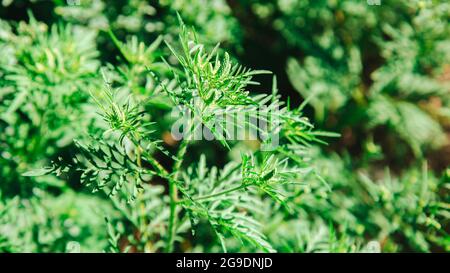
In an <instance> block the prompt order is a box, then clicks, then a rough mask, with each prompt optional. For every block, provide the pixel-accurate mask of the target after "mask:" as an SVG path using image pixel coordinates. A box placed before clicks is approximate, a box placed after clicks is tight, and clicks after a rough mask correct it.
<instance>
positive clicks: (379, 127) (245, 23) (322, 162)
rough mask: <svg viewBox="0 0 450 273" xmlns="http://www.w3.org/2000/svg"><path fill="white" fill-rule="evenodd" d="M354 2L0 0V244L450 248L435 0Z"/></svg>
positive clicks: (445, 8)
mask: <svg viewBox="0 0 450 273" xmlns="http://www.w3.org/2000/svg"><path fill="white" fill-rule="evenodd" d="M369 2H370V3H372V2H376V1H358V0H349V1H336V0H319V1H317V0H314V1H309V0H273V1H270V0H250V1H243V0H210V1H207V0H188V1H181V0H180V1H178V0H159V1H143V0H129V1H127V0H120V1H109V0H79V1H77V0H71V1H60V0H54V1H49V0H35V1H25V0H17V1H15V0H4V1H2V2H0V7H1V8H0V18H2V19H1V20H0V197H1V198H0V251H1V252H77V251H82V252H91V251H92V252H99V251H106V252H164V251H184V252H203V251H205V252H220V251H229V252H239V251H249V252H255V251H268V252H271V251H278V252H380V251H381V252H410V251H413V252H416V251H417V252H434V251H439V252H442V251H444V252H448V251H450V241H449V240H450V239H449V238H450V237H449V235H448V232H449V225H448V222H449V217H450V211H449V209H450V205H449V204H450V203H449V202H450V200H449V190H450V167H449V165H450V146H449V145H450V144H449V138H448V136H449V128H450V107H449V103H450V55H449V52H450V38H449V37H450V24H449V19H450V4H448V3H446V2H444V1H433V0H414V1H390V0H382V1H380V5H371V4H370V3H369ZM27 10H28V11H29V13H26V11H27ZM177 14H179V16H180V17H181V18H182V20H183V21H184V23H185V24H186V25H187V26H192V27H193V28H195V32H194V31H192V30H191V29H190V28H189V27H186V26H185V25H184V24H183V23H181V25H180V22H179V20H178V18H177ZM35 17H36V18H38V20H37V19H35ZM193 33H195V34H193ZM162 41H165V43H163V42H162ZM218 43H220V45H218ZM240 64H243V65H245V66H247V67H250V68H255V69H270V70H273V72H274V73H276V74H277V78H272V76H270V77H268V76H267V75H264V74H266V73H267V71H265V70H249V69H245V68H244V67H243V66H241V65H240ZM102 76H103V77H102ZM257 82H260V83H261V85H259V86H258V85H255V83H257ZM278 87H279V89H280V90H278ZM258 93H259V94H258ZM174 105H183V106H185V107H187V108H189V109H190V110H191V111H192V112H191V113H192V115H193V117H194V120H195V122H194V124H192V125H191V126H193V127H196V126H199V125H202V126H205V128H207V129H208V131H209V132H211V133H212V134H213V135H214V136H215V137H216V138H219V139H220V135H219V133H218V131H220V130H218V129H224V128H220V126H222V124H221V122H215V123H214V122H212V123H211V120H210V119H211V117H213V116H214V115H215V114H218V113H223V114H225V115H227V114H229V115H232V114H233V111H234V112H241V113H245V114H246V115H249V116H252V115H253V116H254V115H256V112H255V108H252V107H254V105H259V106H263V105H264V106H268V107H269V108H270V107H273V108H278V109H280V110H281V111H280V116H281V119H282V123H281V124H279V125H278V126H276V125H272V126H273V131H274V132H280V135H281V140H280V146H279V147H278V149H277V150H275V151H271V152H264V151H261V150H260V149H259V148H260V147H261V145H264V144H265V143H264V140H259V141H240V142H237V141H226V140H221V141H214V142H208V141H182V142H179V141H176V140H175V139H173V137H172V136H171V135H170V132H169V131H170V128H171V126H172V124H173V123H174V122H175V120H176V117H174V116H173V113H172V114H171V111H170V110H171V109H172V108H173V106H174ZM298 105H300V106H299V107H297V106H298ZM233 107H234V108H233ZM308 117H309V118H308ZM313 124H314V125H315V127H317V128H318V129H315V127H314V126H313ZM217 126H218V127H217ZM319 129H320V130H326V131H330V132H336V133H339V134H340V135H341V136H340V137H339V138H326V139H324V137H327V136H336V135H334V134H331V133H326V132H322V131H319ZM269 140H270V136H269V139H266V141H269ZM324 140H325V141H326V142H328V143H330V145H329V146H325V145H321V144H320V143H323V142H324ZM54 174H56V175H54ZM90 191H94V192H97V193H91V192H90ZM105 219H106V220H105ZM261 223H264V224H261Z"/></svg>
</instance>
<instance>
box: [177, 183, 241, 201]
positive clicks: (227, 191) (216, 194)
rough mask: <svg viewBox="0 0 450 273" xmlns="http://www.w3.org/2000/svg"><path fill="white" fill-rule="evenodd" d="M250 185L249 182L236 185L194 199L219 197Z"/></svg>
mask: <svg viewBox="0 0 450 273" xmlns="http://www.w3.org/2000/svg"><path fill="white" fill-rule="evenodd" d="M248 186H249V185H248V184H242V185H240V186H236V187H234V188H231V189H228V190H224V191H220V192H217V193H212V194H208V195H204V196H200V197H197V198H194V199H193V201H202V200H206V199H209V198H213V197H218V196H221V195H225V194H228V193H231V192H235V191H238V190H241V189H245V188H247V187H248ZM184 201H185V200H181V201H180V202H179V203H183V202H184Z"/></svg>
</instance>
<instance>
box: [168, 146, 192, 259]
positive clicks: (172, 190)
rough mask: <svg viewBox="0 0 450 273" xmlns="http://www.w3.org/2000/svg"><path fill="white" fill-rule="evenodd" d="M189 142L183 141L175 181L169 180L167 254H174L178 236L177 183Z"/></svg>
mask: <svg viewBox="0 0 450 273" xmlns="http://www.w3.org/2000/svg"><path fill="white" fill-rule="evenodd" d="M188 144H189V142H188V141H187V140H182V142H181V144H180V148H179V149H178V153H177V157H176V158H177V161H176V162H175V165H174V167H173V171H172V176H173V179H170V180H169V197H170V218H169V236H168V237H167V247H166V250H167V252H172V251H173V247H174V240H175V235H176V225H177V215H176V210H177V204H178V188H177V185H176V181H177V180H178V177H179V175H180V169H181V165H182V163H183V158H184V156H185V154H186V151H187V147H188Z"/></svg>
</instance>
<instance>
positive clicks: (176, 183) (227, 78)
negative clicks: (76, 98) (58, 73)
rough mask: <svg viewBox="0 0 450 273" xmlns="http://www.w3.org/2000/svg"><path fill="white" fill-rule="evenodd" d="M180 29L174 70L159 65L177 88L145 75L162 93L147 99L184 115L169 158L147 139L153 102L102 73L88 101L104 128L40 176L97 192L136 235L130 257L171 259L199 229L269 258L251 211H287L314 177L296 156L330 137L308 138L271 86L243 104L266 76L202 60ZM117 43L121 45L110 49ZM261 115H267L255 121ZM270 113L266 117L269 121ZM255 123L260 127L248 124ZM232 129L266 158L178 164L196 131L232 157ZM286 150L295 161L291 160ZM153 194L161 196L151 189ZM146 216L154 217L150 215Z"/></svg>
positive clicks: (296, 112) (207, 56)
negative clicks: (99, 88) (264, 206)
mask: <svg viewBox="0 0 450 273" xmlns="http://www.w3.org/2000/svg"><path fill="white" fill-rule="evenodd" d="M180 29H181V30H180V35H179V44H178V45H177V46H175V45H172V44H169V43H167V46H168V47H169V48H170V50H171V52H172V54H173V55H174V56H175V57H176V60H177V61H178V64H175V65H169V64H168V63H167V62H166V64H167V65H169V68H168V69H169V70H170V71H171V76H172V77H173V79H174V80H175V82H176V84H174V85H173V86H170V85H168V84H167V81H163V80H161V78H160V76H158V73H159V72H158V71H154V70H152V68H151V67H150V66H149V67H148V73H149V75H151V76H152V77H153V79H154V80H155V81H157V82H158V83H159V85H160V87H161V88H160V89H158V90H154V91H153V92H152V91H150V92H145V93H146V94H148V96H161V93H163V94H164V95H165V96H167V97H168V98H169V99H170V101H171V103H172V106H173V107H179V108H182V107H185V108H187V109H188V110H190V111H189V114H188V118H187V122H186V123H184V125H183V134H182V135H181V139H179V143H178V147H177V151H176V152H171V151H168V150H167V149H166V148H165V147H163V145H162V144H161V141H160V140H159V139H158V137H157V135H155V131H154V130H152V126H154V125H155V123H156V122H158V121H155V120H153V118H152V116H151V115H150V114H149V113H148V112H147V111H145V109H146V103H148V101H151V100H152V98H143V96H140V95H137V94H134V93H133V92H132V90H131V89H129V88H120V87H119V88H113V87H112V85H113V83H112V80H111V79H110V78H109V76H108V72H107V71H106V72H104V80H105V88H104V91H103V92H101V93H100V92H93V96H94V100H95V101H96V102H97V104H98V107H99V110H100V111H99V113H100V115H101V117H102V118H103V120H104V121H105V122H106V123H107V126H108V127H109V129H107V130H105V131H104V132H103V134H102V137H101V138H98V137H97V138H92V141H90V142H88V143H84V142H83V141H80V142H76V143H77V146H78V148H79V151H80V154H79V155H78V156H77V157H76V158H74V159H73V161H72V162H70V163H67V164H64V163H62V162H61V163H58V162H55V163H54V165H53V167H51V168H48V169H44V172H46V173H51V172H53V173H57V174H58V173H64V172H66V171H68V170H77V171H80V172H81V178H80V179H81V182H82V183H85V184H86V185H87V186H90V187H92V188H93V190H94V191H97V190H103V191H105V192H106V193H107V194H108V195H109V196H110V197H111V198H112V200H113V204H114V205H115V207H116V208H118V209H119V210H120V212H122V215H123V218H122V219H123V220H125V222H128V226H129V225H130V224H131V226H132V228H133V229H135V230H136V231H134V232H132V234H135V235H134V236H131V237H130V236H128V237H127V238H128V239H127V243H126V245H127V246H128V250H130V249H134V250H135V251H167V252H172V251H175V250H179V249H180V247H182V244H183V243H185V240H186V239H184V238H185V237H186V236H187V234H188V233H187V231H188V230H192V231H193V232H194V231H195V230H197V228H198V226H202V225H205V224H206V225H207V226H209V227H210V229H211V231H212V232H213V233H214V234H215V235H216V236H217V238H218V242H220V245H221V246H222V249H223V250H224V251H226V250H227V241H228V240H230V238H235V239H237V240H239V241H242V242H243V243H244V242H246V243H249V244H250V245H251V246H252V248H254V249H255V250H257V249H259V250H262V251H267V252H271V251H275V249H274V248H273V247H272V246H271V244H270V242H269V241H268V240H267V238H266V236H265V235H264V234H263V233H262V231H261V227H262V225H261V224H260V223H259V222H258V221H257V219H258V218H257V215H261V214H264V211H261V210H260V209H259V208H260V205H258V204H259V203H261V202H263V201H264V200H266V199H267V198H269V199H270V200H272V202H275V203H279V204H281V205H282V206H283V207H284V208H285V209H286V211H288V212H289V211H290V210H291V208H290V204H289V202H288V199H289V196H290V189H291V188H292V187H295V185H296V184H301V183H303V177H304V176H306V174H308V173H311V172H314V171H313V169H312V168H310V167H309V166H308V165H309V164H308V162H307V159H306V158H305V157H304V156H303V155H302V154H301V150H306V149H307V147H308V145H309V144H310V143H311V142H314V141H319V140H318V138H317V137H318V136H320V135H329V136H332V135H333V134H326V133H323V132H315V131H314V128H313V126H312V125H311V124H310V123H309V121H308V120H307V119H306V118H304V117H301V109H290V107H289V106H285V105H283V102H281V101H280V100H279V96H278V95H277V88H276V81H274V88H273V90H272V93H271V94H270V95H258V96H251V95H250V92H249V91H247V86H248V85H249V84H257V82H255V81H254V80H252V78H253V77H254V76H255V75H259V74H262V73H268V72H267V71H254V70H249V69H246V68H243V67H242V66H240V65H238V64H234V63H233V62H232V61H231V59H230V57H229V55H228V54H227V53H224V54H220V53H218V46H216V47H215V48H214V49H212V50H211V51H210V52H208V51H207V49H206V47H205V46H204V45H202V44H201V43H200V42H199V41H198V39H197V37H196V36H195V32H193V31H190V30H189V29H188V27H186V26H185V25H184V23H183V22H182V21H181V19H180ZM113 39H115V38H114V36H113ZM115 43H116V44H118V45H122V44H121V43H120V42H118V41H117V40H115ZM178 48H179V49H178ZM127 50H128V48H125V47H122V46H121V53H122V55H123V56H125V58H126V59H127V60H128V61H129V64H130V65H131V67H133V65H138V64H135V63H133V62H132V61H131V57H127V56H131V55H130V54H132V53H133V52H129V51H127ZM143 61H144V62H145V60H143ZM178 66H179V67H181V69H178ZM131 69H133V68H131ZM127 79H128V80H130V81H132V80H133V78H127ZM260 109H264V110H265V111H264V112H262V113H261V112H260ZM270 111H272V112H273V114H272V115H268V114H267V112H270ZM238 112H241V113H243V114H244V118H243V119H241V120H236V119H233V118H235V116H233V115H234V114H236V113H238ZM183 114H184V113H183ZM184 117H186V116H184ZM222 117H224V118H222ZM179 118H183V116H180V117H179ZM258 118H260V119H262V121H261V123H262V124H264V126H262V127H261V126H260V127H258V125H259V124H258V123H256V124H255V123H254V122H253V123H252V122H251V121H252V120H253V121H254V120H256V119H258ZM228 120H230V121H229V123H226V121H228ZM275 120H276V121H277V122H275ZM175 123H176V122H175ZM237 129H240V130H244V133H243V135H244V136H245V132H247V131H250V130H251V129H254V134H256V135H257V137H255V138H254V141H256V142H258V143H261V148H263V145H264V144H267V143H269V142H271V145H269V146H268V147H269V148H271V150H268V149H257V150H255V151H249V150H248V151H242V155H241V159H240V160H239V161H237V162H231V163H229V164H227V165H226V166H224V167H223V168H218V167H211V168H208V167H207V164H206V160H205V156H203V155H202V156H200V159H199V162H198V164H195V163H194V164H193V165H190V166H188V165H187V164H188V163H187V162H186V160H185V159H186V157H187V155H188V154H189V148H190V147H191V145H193V144H195V143H196V142H198V141H206V140H198V139H197V138H195V137H194V136H195V135H197V136H198V131H199V130H200V133H203V134H204V136H205V137H207V135H208V133H211V136H212V137H213V139H214V140H215V141H216V142H218V143H220V144H221V145H223V146H225V147H226V148H228V149H231V148H232V147H233V146H234V145H236V143H238V142H239V140H241V139H240V138H238V136H237V135H238V133H237V131H236V132H235V130H237ZM263 133H264V134H263ZM274 139H277V141H276V142H273V140H274ZM244 140H245V137H244ZM292 147H295V148H296V149H297V151H298V153H296V154H293V153H291V152H290V151H289V150H290V149H292ZM266 148H267V147H266ZM158 152H162V154H163V155H164V157H166V158H168V159H170V158H172V159H173V166H172V167H171V168H168V167H167V166H165V164H164V163H162V161H161V159H160V158H157V157H156V154H157V153H158ZM286 155H287V156H286ZM161 186H163V187H166V188H167V192H165V191H164V190H157V189H158V187H161ZM158 204H159V205H158ZM151 208H156V211H152V212H150V210H151ZM156 226H157V227H158V228H155V227H156ZM115 232H120V231H118V230H115V229H114V228H113V227H112V226H110V233H111V234H113V235H112V238H111V240H110V242H111V243H112V246H111V247H110V250H123V248H120V246H118V243H117V242H118V239H117V236H116V235H115V234H116V233H115ZM122 232H124V231H122ZM118 234H120V233H118ZM193 236H195V233H193Z"/></svg>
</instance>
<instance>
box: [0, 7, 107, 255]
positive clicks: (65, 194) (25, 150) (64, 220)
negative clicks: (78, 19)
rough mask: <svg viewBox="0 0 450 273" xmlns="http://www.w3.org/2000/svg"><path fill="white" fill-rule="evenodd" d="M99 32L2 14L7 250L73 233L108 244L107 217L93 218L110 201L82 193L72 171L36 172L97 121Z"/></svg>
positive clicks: (62, 240)
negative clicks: (11, 20)
mask: <svg viewBox="0 0 450 273" xmlns="http://www.w3.org/2000/svg"><path fill="white" fill-rule="evenodd" d="M94 39H95V36H94V35H92V33H91V32H89V31H86V30H85V29H82V28H79V27H75V26H70V25H67V26H64V25H54V26H52V27H50V28H49V27H48V26H47V25H45V24H43V23H40V22H38V21H37V20H35V19H34V17H33V16H31V15H30V22H29V23H25V22H20V23H19V24H18V25H13V24H11V25H10V24H8V23H7V22H5V21H0V132H1V133H0V181H1V183H0V196H1V200H2V201H1V202H0V211H1V213H0V214H1V216H0V219H1V220H0V229H1V233H2V235H1V239H0V240H1V241H2V243H1V244H0V245H1V246H0V249H1V251H2V252H39V251H44V252H55V251H58V252H63V251H66V244H68V243H69V242H70V241H78V242H79V243H81V242H82V243H83V244H85V247H86V250H88V249H91V250H93V251H94V250H96V249H97V250H98V245H97V244H96V243H93V242H95V241H96V240H98V244H99V245H102V244H103V245H106V236H104V235H103V233H101V234H99V233H98V230H102V229H103V227H102V226H104V223H103V221H97V220H94V219H92V217H93V216H92V215H94V214H95V213H93V211H92V210H91V209H92V207H97V208H98V210H99V211H98V212H99V214H100V215H101V214H102V213H104V211H106V210H107V209H108V203H106V202H102V200H101V199H98V198H96V197H94V198H87V197H86V196H84V195H83V194H79V195H77V194H76V193H75V191H74V189H73V185H71V184H70V183H66V181H70V180H71V179H74V178H73V177H72V176H71V175H69V176H68V177H65V178H66V179H67V180H65V179H58V178H56V177H54V176H42V177H32V176H35V175H38V174H39V173H35V172H28V171H30V170H32V169H36V168H39V167H42V166H45V165H48V164H49V163H50V162H51V161H52V160H55V159H56V158H61V159H62V158H67V157H70V150H71V149H72V147H73V145H72V139H73V138H74V137H77V138H81V137H82V134H81V132H80V129H81V128H85V127H87V126H92V125H94V124H96V122H95V117H94V116H92V115H89V113H90V109H92V104H91V103H90V96H89V93H88V92H85V90H86V89H89V88H92V87H93V86H96V85H98V83H99V81H98V80H96V79H95V78H96V77H95V75H96V73H97V70H98V68H99V65H100V63H99V61H98V60H97V59H96V58H97V56H98V52H97V50H96V46H95V42H94ZM92 127H95V125H94V126H92ZM27 172H28V173H27ZM55 207H58V208H59V209H55ZM74 219H77V220H76V221H74ZM89 226H90V227H89ZM89 230H90V231H89ZM89 237H90V238H89ZM79 243H77V244H79Z"/></svg>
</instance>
